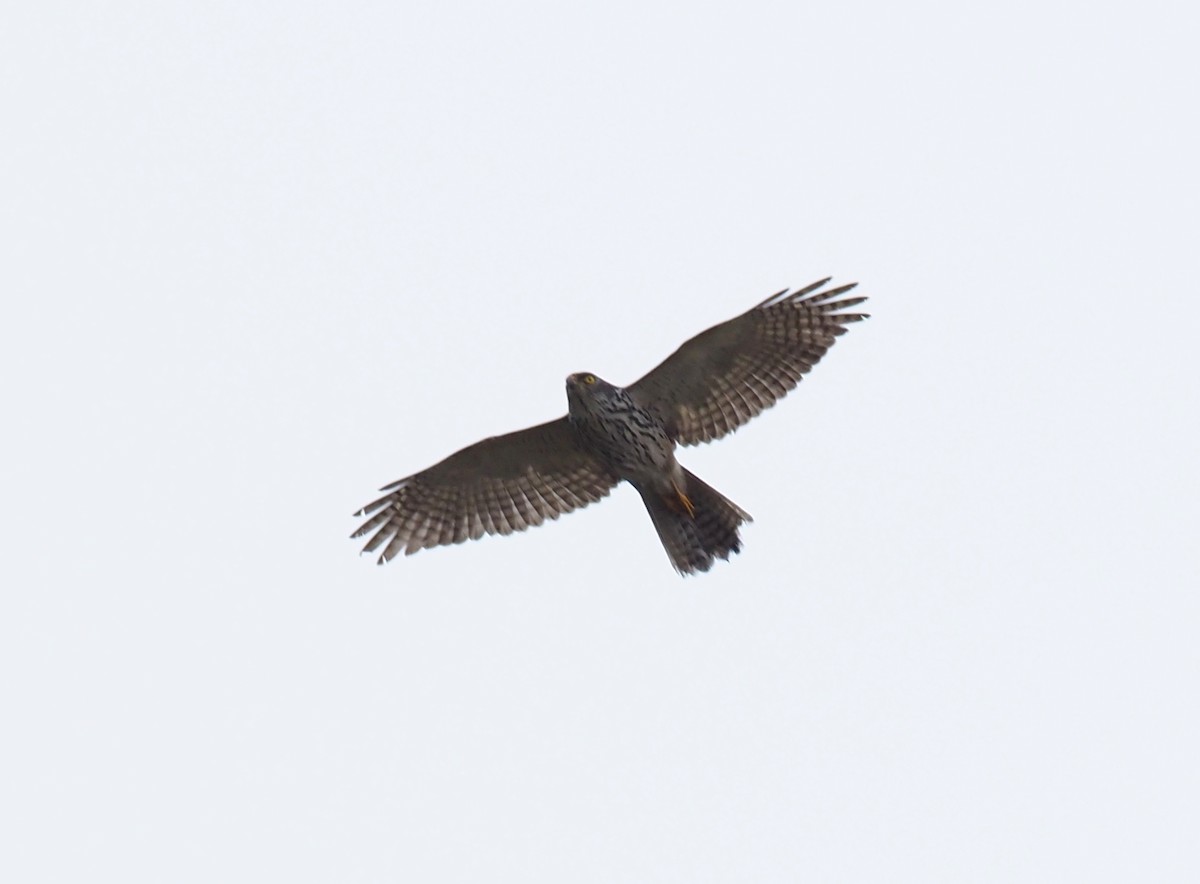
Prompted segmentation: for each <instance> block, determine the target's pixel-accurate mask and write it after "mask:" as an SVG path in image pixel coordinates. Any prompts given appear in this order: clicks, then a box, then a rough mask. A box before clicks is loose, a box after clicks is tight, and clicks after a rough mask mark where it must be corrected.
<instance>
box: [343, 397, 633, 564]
mask: <svg viewBox="0 0 1200 884" xmlns="http://www.w3.org/2000/svg"><path fill="white" fill-rule="evenodd" d="M617 482H618V479H617V477H616V476H614V475H612V473H611V472H610V471H609V470H608V469H607V468H606V467H605V466H604V464H603V463H601V462H600V461H599V460H598V459H597V458H596V457H595V456H593V455H591V454H589V453H588V452H587V451H586V450H584V449H583V448H582V447H581V446H580V445H579V442H578V441H577V438H576V436H575V432H574V430H572V428H571V425H570V424H569V423H568V422H567V419H566V418H565V417H560V418H559V419H558V420H553V421H550V422H549V423H545V424H539V425H537V426H536V427H529V428H528V429H525V430H518V431H517V432H515V433H509V434H507V435H505V436H492V437H491V438H488V439H484V440H483V441H482V442H476V443H475V444H474V445H471V446H469V447H467V448H464V449H462V451H458V452H456V453H454V454H452V455H450V456H449V457H448V458H446V459H445V460H443V461H441V462H440V463H437V464H434V465H433V466H431V467H429V469H427V470H423V471H421V472H419V473H416V474H414V475H412V476H409V477H408V478H406V479H400V480H399V481H397V482H393V483H392V484H391V485H388V486H386V487H385V488H383V489H381V490H383V491H386V492H388V493H387V494H386V495H385V496H384V497H381V498H379V499H378V500H376V501H374V502H373V503H369V504H367V505H366V506H365V507H363V508H362V509H361V510H359V511H358V512H357V513H355V515H357V516H368V517H369V518H368V519H367V521H366V522H364V523H363V524H362V525H361V526H360V527H359V529H358V530H357V531H355V532H354V534H352V535H351V536H352V537H365V536H367V535H368V534H372V533H373V536H372V537H371V539H370V540H368V541H367V545H366V546H365V547H363V552H374V551H375V550H377V549H379V548H380V547H382V548H383V551H382V552H381V553H380V555H379V564H381V565H382V564H383V563H384V562H386V561H388V560H389V559H391V558H392V557H394V556H395V555H396V554H397V553H399V552H400V551H401V550H404V552H405V554H406V555H412V554H413V553H415V552H417V551H418V550H421V549H425V548H427V547H431V546H442V545H444V544H450V543H462V542H463V541H464V540H467V539H471V540H475V539H476V538H479V537H482V536H483V535H484V534H511V533H512V532H514V531H524V530H525V529H526V528H529V527H531V526H534V525H540V524H542V522H543V521H545V520H546V519H557V518H558V517H559V516H560V515H562V514H563V513H569V512H570V511H571V510H573V509H577V508H578V507H583V506H587V505H588V504H589V503H595V502H596V501H598V500H600V499H601V498H603V497H604V496H605V495H607V494H608V492H609V491H611V490H612V489H613V486H615V485H616V484H617Z"/></svg>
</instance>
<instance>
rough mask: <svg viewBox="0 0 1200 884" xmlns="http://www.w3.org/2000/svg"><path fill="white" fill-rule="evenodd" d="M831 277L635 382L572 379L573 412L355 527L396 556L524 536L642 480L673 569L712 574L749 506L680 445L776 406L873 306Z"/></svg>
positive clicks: (371, 544) (397, 494) (463, 458)
mask: <svg viewBox="0 0 1200 884" xmlns="http://www.w3.org/2000/svg"><path fill="white" fill-rule="evenodd" d="M828 282H829V280H828V279H824V280H821V281H820V282H817V283H814V284H812V285H810V286H807V287H805V288H803V289H800V290H798V291H794V292H789V291H787V290H784V291H781V292H778V293H776V294H775V295H772V296H771V297H770V298H767V299H766V300H765V301H763V302H762V303H760V304H758V305H757V306H755V307H753V308H751V309H750V310H748V311H746V312H745V313H743V314H741V315H740V316H737V317H734V318H733V319H730V320H728V321H727V322H723V323H720V324H719V325H715V326H713V327H712V328H710V329H708V330H707V331H704V332H701V333H700V334H698V335H696V336H695V337H693V338H691V339H690V340H688V341H687V342H685V343H684V344H683V345H682V346H681V347H680V348H679V349H678V350H676V351H675V352H674V353H672V354H671V355H670V356H668V357H667V358H666V359H665V360H664V361H663V362H662V363H661V364H659V365H658V366H657V367H656V368H654V369H653V370H652V371H650V372H649V373H648V374H647V375H645V376H644V377H642V378H641V379H640V380H638V381H636V382H635V383H633V384H631V385H630V386H629V387H624V388H622V387H616V386H614V385H612V384H609V383H607V382H605V381H603V380H601V379H600V378H597V377H596V376H595V375H592V374H586V373H580V374H574V375H571V376H570V378H568V379H567V399H568V405H569V410H568V414H567V415H566V416H564V417H560V418H558V419H557V420H553V421H549V422H548V423H544V424H539V425H537V426H534V427H529V428H528V429H524V430H518V431H517V432H515V433H509V434H507V435H504V436H493V437H491V438H488V439H484V440H483V441H481V442H477V443H475V444H474V445H471V446H469V447H467V448H464V449H462V450H461V451H458V452H456V453H454V454H452V455H450V456H449V457H447V458H446V459H445V460H443V461H441V462H440V463H437V464H434V465H433V466H431V467H429V468H428V469H426V470H423V471H422V472H419V473H415V474H413V475H411V476H409V477H407V478H405V479H401V480H399V481H397V482H394V483H392V484H391V485H388V486H387V487H385V488H383V489H382V490H383V491H384V492H385V494H384V496H383V497H380V498H379V499H378V500H376V501H374V502H373V503H370V504H368V505H367V506H365V507H364V508H363V509H362V510H360V511H359V512H358V513H356V515H359V516H365V517H366V521H365V522H364V523H363V524H362V525H361V526H360V527H359V528H358V530H357V531H355V532H354V534H353V536H354V537H368V536H369V539H368V540H367V543H366V545H365V546H364V547H363V552H376V551H378V552H379V563H380V564H383V563H384V562H386V561H388V560H389V559H391V558H393V557H394V556H396V555H397V554H398V553H399V552H400V551H401V550H403V551H404V553H405V554H406V555H412V554H413V553H415V552H417V551H419V550H422V549H425V548H428V547H433V546H442V545H445V544H452V543H462V542H463V541H464V540H475V539H477V538H479V537H482V536H483V535H484V534H511V533H513V532H514V531H523V530H525V529H526V528H529V527H531V526H534V525H540V524H542V522H544V521H545V520H547V519H557V518H558V517H559V516H560V515H562V514H563V513H568V512H570V511H572V510H574V509H578V508H580V507H584V506H587V505H588V504H589V503H594V502H595V501H598V500H600V499H601V498H603V497H604V496H605V495H607V494H608V493H609V492H610V491H611V490H612V488H613V487H614V486H615V485H617V484H618V483H619V482H621V481H629V482H630V483H631V484H633V485H634V487H635V488H637V490H638V492H639V493H640V494H641V495H642V499H643V501H644V502H645V504H646V508H647V510H648V512H649V513H650V516H651V519H652V521H653V522H654V525H655V528H656V529H657V531H658V534H659V538H660V540H661V541H662V543H663V546H664V548H665V549H666V551H667V554H668V556H669V558H670V559H671V563H672V565H673V566H674V567H675V568H676V570H678V571H679V572H680V573H682V574H690V573H694V572H696V571H707V570H708V569H709V568H710V567H711V566H712V563H713V562H714V561H715V560H716V559H717V558H728V557H729V555H730V554H732V553H735V552H738V551H739V549H740V547H741V538H740V536H739V534H738V527H739V526H740V525H741V523H742V522H744V521H748V520H749V518H750V517H749V515H748V514H747V513H746V512H745V511H744V510H742V509H741V508H740V507H738V506H737V505H736V504H734V503H733V502H732V501H729V500H728V499H727V498H725V497H723V496H722V495H721V494H720V493H719V492H717V491H715V490H713V489H712V488H710V487H709V486H708V485H706V484H704V483H703V482H702V481H701V480H700V479H698V478H697V477H695V476H693V475H692V474H691V473H689V472H688V471H687V470H684V469H683V468H682V467H681V466H679V464H678V463H677V462H676V461H675V456H674V448H675V446H676V445H695V444H698V443H700V442H709V441H712V440H714V439H718V438H720V437H721V436H724V435H726V434H728V433H731V432H733V431H734V430H736V429H737V428H738V427H739V426H741V425H742V424H744V423H746V422H747V421H749V420H750V419H751V418H753V417H755V416H756V415H758V414H759V413H761V412H762V411H763V410H765V409H767V408H770V407H771V406H772V405H774V404H775V403H776V402H777V401H779V400H780V399H782V398H783V397H784V396H785V395H787V393H788V392H790V391H791V390H792V389H793V388H795V386H796V385H797V384H798V383H799V382H800V380H801V378H802V377H803V376H804V375H805V374H806V373H807V372H808V371H810V370H811V369H812V367H813V366H814V365H816V364H817V362H818V361H820V359H821V357H822V356H824V355H825V352H826V351H827V350H828V349H829V348H830V347H831V346H833V343H834V341H835V340H836V339H837V337H838V336H839V335H841V334H843V333H844V332H845V331H846V328H847V326H848V325H849V324H850V323H852V322H858V321H860V320H862V319H865V318H866V314H862V313H848V312H842V311H846V310H849V309H850V308H853V307H856V306H858V305H859V304H861V303H863V302H864V301H866V298H862V297H853V298H844V297H842V296H843V295H845V294H846V293H847V292H849V291H850V290H851V289H853V288H854V285H855V284H851V285H845V286H840V287H838V288H832V289H825V290H823V289H824V286H825V285H826V284H827V283H828Z"/></svg>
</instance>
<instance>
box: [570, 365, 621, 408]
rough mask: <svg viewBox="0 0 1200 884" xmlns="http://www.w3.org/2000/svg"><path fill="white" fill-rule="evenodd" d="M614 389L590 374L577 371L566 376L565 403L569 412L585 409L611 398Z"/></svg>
mask: <svg viewBox="0 0 1200 884" xmlns="http://www.w3.org/2000/svg"><path fill="white" fill-rule="evenodd" d="M616 389H617V388H616V387H614V386H613V385H612V384H610V383H609V382H608V381H606V380H604V379H603V378H599V377H597V376H596V375H594V374H592V373H591V372H587V371H579V372H576V373H575V374H572V375H568V376H567V402H568V403H569V404H570V406H571V411H576V410H577V409H579V408H587V407H588V405H589V404H590V403H594V402H598V401H604V400H606V399H608V398H610V397H611V396H612V394H613V393H614V392H615V391H616Z"/></svg>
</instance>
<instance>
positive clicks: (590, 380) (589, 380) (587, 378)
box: [583, 374, 596, 384]
mask: <svg viewBox="0 0 1200 884" xmlns="http://www.w3.org/2000/svg"><path fill="white" fill-rule="evenodd" d="M583 382H584V383H585V384H594V383H596V376H595V375H594V374H585V375H584V376H583Z"/></svg>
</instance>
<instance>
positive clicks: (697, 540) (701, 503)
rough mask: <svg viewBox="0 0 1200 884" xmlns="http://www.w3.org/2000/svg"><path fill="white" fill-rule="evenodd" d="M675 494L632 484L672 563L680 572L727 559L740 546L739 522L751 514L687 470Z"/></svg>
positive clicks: (748, 518)
mask: <svg viewBox="0 0 1200 884" xmlns="http://www.w3.org/2000/svg"><path fill="white" fill-rule="evenodd" d="M683 476H684V482H685V486H684V487H683V488H681V489H678V490H679V492H680V493H681V494H682V495H683V496H684V498H686V500H681V499H680V496H679V495H678V494H668V495H667V496H663V495H662V494H660V493H659V492H658V491H657V490H655V489H653V488H645V487H641V486H635V487H636V488H637V490H638V492H639V493H640V494H641V495H642V501H643V502H644V503H645V504H646V510H647V511H648V512H649V513H650V518H651V519H652V520H653V522H654V528H655V530H657V531H658V538H659V540H661V541H662V545H663V548H664V549H665V550H666V551H667V556H668V557H669V558H670V559H671V564H672V565H673V566H674V567H675V570H676V571H678V572H679V573H680V574H684V575H686V574H694V573H695V572H697V571H707V570H708V569H709V568H711V567H712V565H713V562H714V561H716V560H717V559H718V558H720V559H728V558H729V556H730V555H731V554H732V553H736V552H738V551H740V550H741V548H742V539H741V537H739V536H738V526H740V525H741V524H742V523H743V522H750V521H753V519H751V518H750V514H749V513H748V512H746V511H745V510H743V509H742V508H741V507H740V506H738V505H737V504H736V503H734V502H733V501H732V500H730V499H729V498H727V497H725V496H724V495H722V494H721V493H720V492H719V491H716V490H714V489H713V488H711V487H710V486H709V485H707V484H705V483H704V482H703V481H702V480H700V479H699V478H697V477H696V476H695V475H693V474H692V473H689V472H688V471H687V470H684V471H683Z"/></svg>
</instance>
